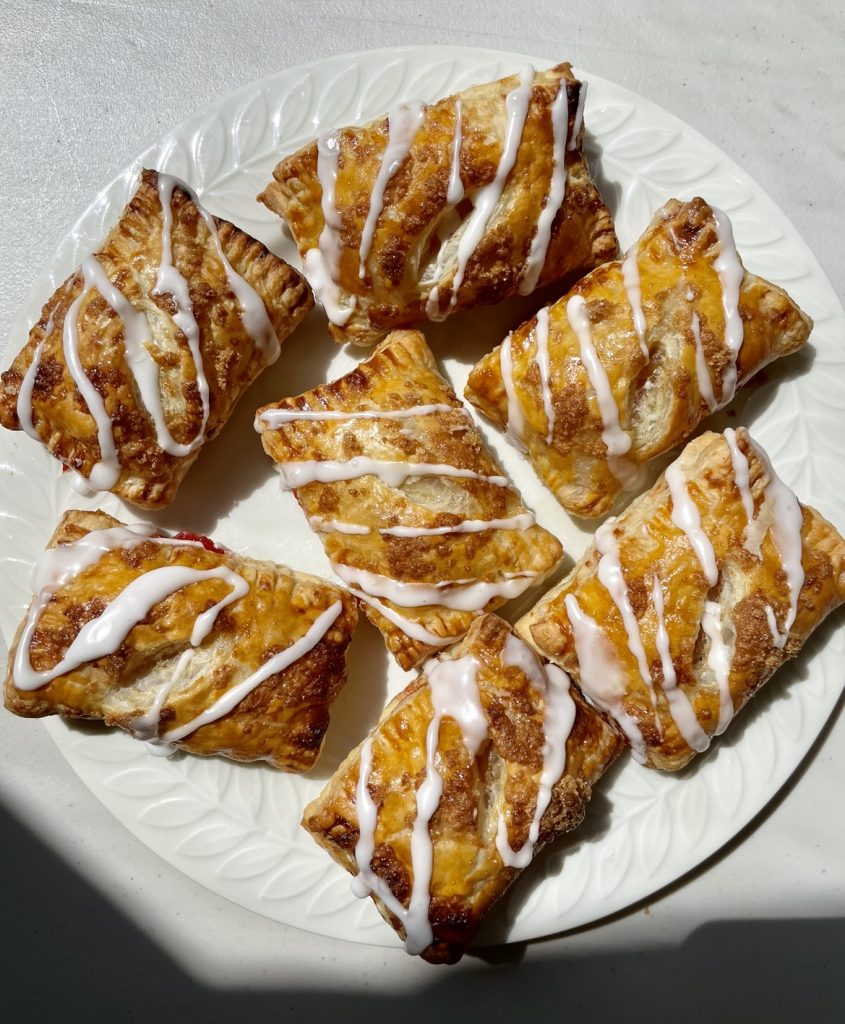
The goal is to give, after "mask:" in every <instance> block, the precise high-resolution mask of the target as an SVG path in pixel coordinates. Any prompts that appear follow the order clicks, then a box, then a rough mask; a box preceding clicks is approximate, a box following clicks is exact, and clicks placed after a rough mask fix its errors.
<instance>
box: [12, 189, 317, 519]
mask: <svg viewBox="0 0 845 1024" xmlns="http://www.w3.org/2000/svg"><path fill="white" fill-rule="evenodd" d="M312 305H313V300H312V298H311V294H310V291H309V289H308V286H307V284H306V283H305V281H304V280H303V278H302V277H301V275H300V274H298V273H297V272H296V271H295V270H293V269H292V268H291V267H289V266H288V265H287V264H286V263H284V262H283V261H282V260H280V259H278V258H277V257H276V256H274V255H273V254H272V253H270V252H269V251H268V250H267V249H265V248H264V246H263V245H262V244H261V243H260V242H257V241H256V240H255V239H254V238H251V237H250V236H249V235H246V234H244V232H242V231H240V230H239V229H238V228H236V227H235V226H234V225H232V224H230V223H228V222H227V221H224V220H219V219H217V218H215V217H212V216H211V215H210V214H209V213H207V212H206V211H205V210H203V209H202V207H201V206H200V205H199V204H198V202H197V200H196V198H195V197H194V196H193V195H192V193H190V192H189V191H188V190H187V186H184V185H183V184H182V183H180V182H178V181H177V180H176V179H175V178H173V177H172V176H170V175H165V174H159V173H157V172H156V171H149V170H145V171H143V172H142V174H141V180H140V183H139V186H138V190H137V191H136V193H135V195H134V196H133V197H132V199H131V200H130V202H129V204H128V205H127V206H126V208H125V209H124V211H123V214H122V215H121V218H120V221H119V223H118V224H117V225H116V226H115V227H114V228H113V230H112V231H111V233H110V234H109V236H108V238H107V239H106V242H105V244H104V245H103V247H102V249H100V250H99V251H98V252H96V253H94V254H93V255H91V256H88V257H87V258H86V259H85V260H83V262H82V265H81V267H80V269H79V270H77V272H76V273H75V274H73V275H72V276H71V277H69V278H68V279H67V280H66V281H65V282H64V283H63V284H62V285H60V286H59V288H57V289H56V291H55V292H54V294H53V295H52V297H51V298H50V299H48V301H47V303H46V304H45V306H44V308H43V310H42V313H41V318H40V319H39V321H38V323H36V324H35V326H34V327H33V328H32V330H31V331H30V334H29V340H28V341H27V343H26V345H25V346H24V347H23V349H22V350H21V352H20V353H19V354H18V355H17V357H16V358H15V360H14V362H13V363H12V366H11V368H10V369H8V370H6V371H5V372H4V373H3V374H2V386H0V423H2V424H3V426H5V427H8V428H10V429H13V430H24V431H26V433H27V434H29V435H30V436H31V437H33V438H34V439H35V440H37V441H40V442H41V443H42V444H44V445H46V446H47V448H48V449H49V450H50V452H51V454H53V455H54V456H55V457H56V458H58V459H60V460H61V461H62V462H63V463H64V465H65V466H66V467H68V469H69V470H71V471H72V472H73V473H74V474H76V475H77V478H79V477H82V478H83V482H84V483H85V484H86V485H87V486H88V487H90V488H92V489H93V490H99V491H106V490H111V491H114V492H115V493H116V494H118V495H119V496H120V497H121V498H124V499H125V500H126V501H130V502H133V503H134V504H136V505H140V506H142V507H145V508H159V507H161V506H163V505H166V504H167V503H168V502H170V501H172V499H173V497H174V495H175V493H176V490H177V488H178V486H179V484H180V483H181V481H182V479H183V477H184V476H185V474H186V473H187V471H188V469H189V468H190V466H191V465H192V463H193V462H194V460H195V459H196V457H197V455H198V454H199V451H200V449H201V448H202V446H203V445H204V444H205V443H206V442H207V441H209V440H211V439H212V438H213V437H215V436H216V435H217V434H218V433H219V432H220V430H221V429H222V427H223V426H224V424H225V423H226V421H227V419H228V418H229V416H230V414H231V412H232V410H233V408H234V406H235V404H236V403H237V401H238V399H239V398H240V396H241V395H242V394H243V392H244V391H245V390H246V388H247V387H248V386H249V384H250V383H251V382H252V381H253V380H254V379H255V377H256V376H257V375H258V374H259V373H260V372H261V370H262V369H263V368H264V367H265V366H266V365H267V364H268V363H272V362H273V361H274V360H275V359H276V358H277V356H278V354H279V343H280V342H281V341H283V340H284V339H285V338H286V337H287V336H288V335H289V334H290V333H291V331H292V330H293V329H294V328H295V327H296V326H297V324H298V323H299V322H300V320H302V318H303V317H304V316H305V314H306V313H307V312H308V310H309V309H310V308H311V306H312Z"/></svg>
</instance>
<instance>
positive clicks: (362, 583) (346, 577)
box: [332, 563, 537, 612]
mask: <svg viewBox="0 0 845 1024" xmlns="http://www.w3.org/2000/svg"><path fill="white" fill-rule="evenodd" d="M332 568H333V569H334V571H335V572H336V573H337V575H338V576H339V577H340V578H341V579H342V580H343V582H344V583H346V584H348V585H349V586H350V587H354V588H355V589H356V590H362V591H363V592H364V593H365V594H367V595H368V596H370V597H376V598H378V597H380V598H384V599H385V600H387V601H391V602H392V603H393V604H397V605H399V606H400V607H401V608H428V607H430V606H432V605H438V606H440V607H443V608H452V609H453V610H455V611H461V612H474V611H479V610H480V609H482V608H484V607H485V606H486V605H487V603H488V602H489V601H492V600H493V599H494V598H503V599H504V600H506V601H510V600H512V599H513V598H514V597H518V596H519V595H520V594H522V593H524V591H526V590H527V589H528V588H529V587H530V586H531V584H532V582H533V580H535V579H536V578H537V573H535V572H526V573H518V574H514V575H513V576H512V577H510V578H506V579H502V580H499V581H498V582H493V581H487V580H446V581H444V582H443V583H416V582H403V581H402V580H394V579H391V577H389V576H382V575H381V574H379V573H377V572H370V571H369V570H367V569H356V568H354V567H353V566H351V565H343V564H340V563H333V564H332Z"/></svg>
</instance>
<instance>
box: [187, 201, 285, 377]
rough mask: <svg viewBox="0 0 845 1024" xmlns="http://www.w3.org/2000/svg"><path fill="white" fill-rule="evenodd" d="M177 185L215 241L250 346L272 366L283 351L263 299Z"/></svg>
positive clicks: (204, 213)
mask: <svg viewBox="0 0 845 1024" xmlns="http://www.w3.org/2000/svg"><path fill="white" fill-rule="evenodd" d="M179 184H180V187H181V188H184V189H185V191H186V192H188V193H189V195H190V196H191V198H192V199H193V201H194V205H195V206H196V208H197V210H198V211H199V215H200V216H201V217H202V219H203V220H204V221H205V226H206V227H207V228H208V231H209V234H210V235H211V240H212V241H213V242H214V249H215V251H216V253H217V258H218V259H219V260H220V262H221V263H222V264H223V270H224V271H225V273H226V280H227V281H228V282H229V287H230V288H231V289H232V292H233V293H234V296H235V298H236V299H237V300H238V305H239V306H240V307H241V323H242V324H243V326H244V330H245V331H246V333H247V334H248V335H249V336H250V338H251V339H252V343H253V344H254V345H255V347H256V348H257V349H258V351H259V352H260V353H261V354H262V355H263V356H264V362H265V363H267V365H268V366H269V365H270V364H271V363H275V361H276V360H277V359H278V358H279V353H280V352H281V350H282V349H281V345H279V339H278V338H277V337H276V330H275V328H274V327H273V322H272V321H271V319H270V316H269V314H268V313H267V307H266V306H265V305H264V300H263V299H262V298H261V296H260V295H259V294H258V292H257V291H256V290H255V289H254V288H253V287H252V285H251V284H250V283H249V281H247V279H246V278H245V277H242V276H241V275H240V274H239V273H238V272H237V270H235V268H234V267H233V266H232V264H231V263H230V262H229V260H228V258H227V256H226V253H225V252H224V251H223V243H222V242H221V241H220V236H219V235H218V234H217V224H216V223H215V220H214V217H212V215H211V214H210V213H209V212H208V210H206V209H204V207H203V206H201V205H200V202H199V200H198V199H197V197H196V194H195V193H194V192H193V190H192V189H190V188H188V186H187V185H185V184H184V183H183V182H180V183H179Z"/></svg>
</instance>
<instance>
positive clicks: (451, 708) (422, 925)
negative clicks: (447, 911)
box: [405, 655, 487, 956]
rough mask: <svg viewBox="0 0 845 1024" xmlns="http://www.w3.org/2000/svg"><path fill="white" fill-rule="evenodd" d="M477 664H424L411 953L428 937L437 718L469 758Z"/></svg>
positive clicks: (408, 929)
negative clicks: (427, 709) (450, 726)
mask: <svg viewBox="0 0 845 1024" xmlns="http://www.w3.org/2000/svg"><path fill="white" fill-rule="evenodd" d="M479 668H480V665H479V663H478V660H477V659H476V658H474V657H473V656H472V655H467V656H465V657H463V658H458V659H455V660H452V661H443V660H439V661H434V662H433V663H430V664H429V666H427V667H426V669H425V673H426V676H427V678H428V685H429V693H430V696H431V704H432V709H433V711H434V714H433V716H432V718H431V721H430V722H429V724H428V729H427V730H426V736H425V778H424V779H423V781H422V783H421V784H420V786H419V789H417V797H416V804H417V807H416V815H415V817H414V824H413V828H412V832H411V865H412V868H413V874H414V880H413V885H412V889H411V898H410V900H409V902H408V910H407V915H406V918H405V936H406V937H405V949H406V951H407V952H408V953H410V954H411V955H412V956H415V955H417V954H419V953H421V952H422V951H423V950H424V949H425V948H426V946H428V945H429V944H430V943H431V941H432V939H433V938H434V935H433V933H432V928H431V921H430V919H429V904H430V902H431V876H432V872H433V868H434V845H433V843H432V840H431V833H430V832H429V825H430V822H431V819H432V817H433V816H434V812H435V811H436V810H437V808H438V806H439V805H440V800H441V798H442V796H443V779H442V777H441V775H440V772H438V770H437V764H436V760H435V758H436V755H437V747H438V743H439V739H440V723H441V722H442V721H443V719H444V718H446V717H448V718H451V719H453V720H454V721H455V722H456V723H457V725H458V727H459V728H460V730H461V735H462V736H463V740H464V744H465V745H466V748H467V752H468V753H469V756H470V757H471V758H474V757H475V755H476V754H477V753H478V750H479V749H480V747H481V744H482V743H483V742H484V740H485V739H486V738H487V718H486V717H485V715H484V709H483V708H482V706H481V699H480V696H479V692H478V684H477V676H478V670H479Z"/></svg>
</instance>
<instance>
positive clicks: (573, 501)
mask: <svg viewBox="0 0 845 1024" xmlns="http://www.w3.org/2000/svg"><path fill="white" fill-rule="evenodd" d="M811 328H812V322H811V320H810V319H809V317H807V316H805V315H804V313H802V312H801V310H800V309H799V308H798V306H797V305H796V304H795V303H794V302H793V301H792V299H790V297H789V296H788V295H787V294H786V292H785V291H783V290H782V289H781V288H779V287H778V286H777V285H773V284H769V282H768V281H764V280H763V279H762V278H759V277H756V276H755V275H753V274H749V273H747V272H746V271H745V270H744V269H743V266H742V263H741V262H740V259H739V256H738V254H737V251H736V247H735V245H734V241H733V232H732V229H731V224H730V221H729V220H728V217H727V216H726V214H724V213H723V212H722V211H721V210H717V209H715V208H714V207H711V206H708V204H707V203H706V202H704V200H703V199H693V200H692V201H690V202H687V203H681V202H678V200H675V199H672V200H670V201H669V202H668V203H666V205H665V206H663V207H662V209H660V210H659V211H658V212H657V214H656V215H655V217H654V219H653V220H652V222H651V224H650V225H649V227H648V229H647V230H646V231H645V233H644V234H643V235H642V237H641V238H640V239H639V241H638V242H637V243H636V244H635V245H634V246H632V247H631V249H630V250H629V251H628V254H627V255H626V257H625V259H624V260H622V261H620V262H612V263H606V264H605V265H604V266H602V267H599V268H598V269H597V270H594V271H593V272H592V273H590V274H589V275H588V276H587V277H585V278H584V279H583V280H582V281H579V282H578V284H577V285H575V287H574V288H573V289H572V290H571V291H570V292H569V293H568V295H565V296H564V297H563V298H561V299H559V300H558V301H557V302H555V303H554V304H553V305H552V306H549V307H546V308H544V309H541V310H540V311H539V312H538V313H537V315H536V316H535V317H533V318H532V319H531V320H529V321H528V322H527V323H524V324H523V325H522V326H521V327H519V328H517V329H516V330H515V331H513V332H512V333H511V334H510V335H509V336H508V337H507V338H506V339H505V341H504V342H503V343H502V344H501V345H500V346H499V347H498V348H496V349H495V350H494V351H493V352H491V353H490V354H489V355H487V356H485V357H484V358H482V359H481V360H480V362H479V363H478V364H477V365H476V366H475V367H474V369H473V370H472V372H471V373H470V376H469V381H468V384H467V388H466V391H465V394H466V397H467V398H468V399H469V401H471V402H472V403H473V404H474V405H475V406H477V407H478V408H479V409H480V410H481V411H482V412H484V413H485V414H486V415H487V416H489V417H490V418H491V419H492V420H493V421H494V422H495V423H496V424H498V425H499V426H500V427H503V428H506V429H507V431H508V433H509V435H510V437H511V439H512V441H513V442H514V443H515V444H517V445H520V446H521V447H523V448H524V449H525V450H526V452H527V454H528V457H529V458H530V459H531V462H532V464H533V466H534V469H535V470H536V472H537V473H538V475H539V476H540V478H541V479H542V480H543V482H544V483H545V484H546V485H547V486H548V487H549V489H550V490H551V491H552V493H553V494H554V495H555V497H556V498H557V499H558V501H559V502H560V503H561V505H563V507H564V508H565V509H566V510H567V511H568V512H571V513H574V514H575V515H579V516H600V515H603V514H604V513H606V512H608V511H610V509H611V507H612V506H613V504H614V502H615V501H616V499H617V497H618V496H619V494H620V491H622V490H623V489H624V488H625V487H626V485H628V484H630V483H631V482H632V481H634V480H635V479H636V477H637V470H638V469H639V467H640V466H642V465H643V464H644V463H646V462H648V461H649V459H653V458H654V457H655V456H657V455H659V454H661V453H662V452H666V451H668V450H669V449H670V448H672V447H674V446H675V445H676V444H678V443H680V442H681V441H684V440H686V439H687V438H688V437H690V436H691V435H692V433H693V432H694V431H695V428H696V427H697V426H698V424H699V423H700V422H701V421H702V420H703V419H704V418H705V417H706V416H707V415H709V413H711V412H713V411H715V410H716V409H719V408H721V407H722V406H724V405H726V404H727V403H728V402H730V401H731V399H732V398H733V396H734V393H735V391H736V388H737V387H738V386H739V385H742V384H745V383H746V381H748V380H749V379H750V378H751V377H752V376H753V375H754V374H755V373H757V372H758V371H759V370H760V369H762V368H763V367H764V366H766V365H767V364H768V363H770V362H772V360H774V359H777V358H779V357H780V356H785V355H789V354H791V353H793V352H795V351H796V350H798V349H799V348H801V346H802V345H803V344H804V343H805V342H806V340H807V338H808V336H809V334H810V330H811Z"/></svg>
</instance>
